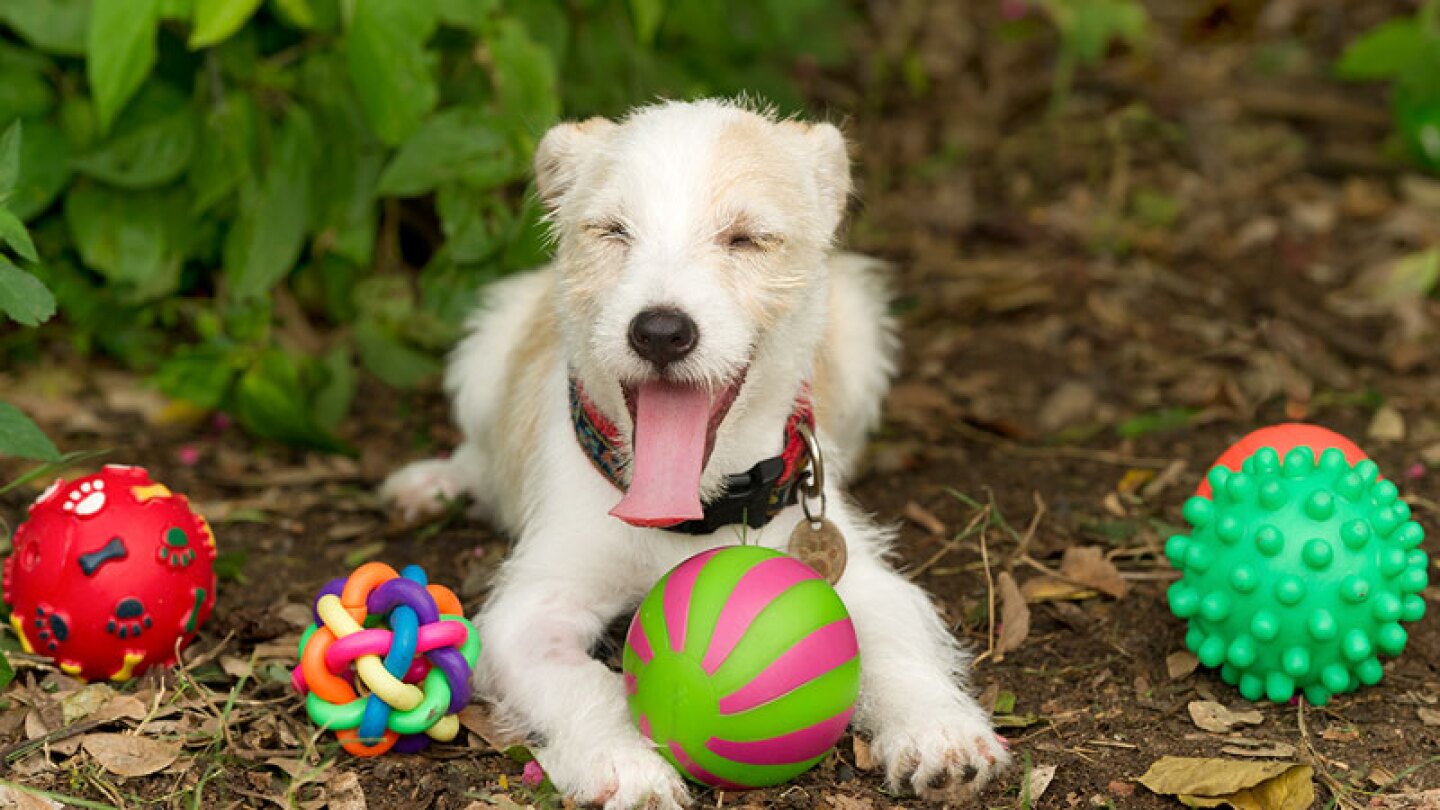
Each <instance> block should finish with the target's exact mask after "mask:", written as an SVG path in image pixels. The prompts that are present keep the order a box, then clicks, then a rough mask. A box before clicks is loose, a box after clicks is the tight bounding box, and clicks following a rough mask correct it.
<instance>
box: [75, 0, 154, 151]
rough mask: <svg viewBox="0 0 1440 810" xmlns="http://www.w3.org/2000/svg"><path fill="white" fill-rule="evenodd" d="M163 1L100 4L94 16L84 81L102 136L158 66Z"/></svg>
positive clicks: (103, 1) (117, 0) (128, 0)
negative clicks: (156, 61) (98, 120)
mask: <svg viewBox="0 0 1440 810" xmlns="http://www.w3.org/2000/svg"><path fill="white" fill-rule="evenodd" d="M159 29H160V1H159V0H95V5H94V8H93V9H92V12H91V15H90V35H89V40H88V43H89V44H88V46H87V48H86V59H85V76H86V78H87V79H89V81H90V91H91V93H92V95H94V97H95V114H96V115H97V116H98V117H99V119H100V129H101V131H105V130H108V129H109V128H110V124H111V123H112V122H113V121H114V120H115V116H117V115H119V114H120V110H121V109H123V108H124V107H125V104H126V103H127V102H128V101H130V98H131V97H132V96H134V95H135V91H137V90H139V89H140V85H142V84H144V83H145V77H147V76H149V75H150V70H151V68H153V67H154V66H155V39H156V34H157V33H158V32H159Z"/></svg>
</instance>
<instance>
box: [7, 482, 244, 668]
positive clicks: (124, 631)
mask: <svg viewBox="0 0 1440 810" xmlns="http://www.w3.org/2000/svg"><path fill="white" fill-rule="evenodd" d="M0 584H3V592H4V596H5V601H6V602H7V603H9V605H10V609H11V614H10V623H11V624H12V625H13V626H14V628H15V632H16V633H17V634H18V635H19V637H20V644H21V646H22V647H23V648H24V649H25V651H26V652H31V653H36V654H39V655H44V656H47V657H49V658H51V659H53V660H54V661H55V662H56V664H58V665H59V667H60V669H61V670H63V671H64V672H65V673H67V674H69V675H71V676H74V677H79V678H84V679H85V680H100V679H110V680H115V681H123V680H126V679H128V678H130V677H132V676H134V675H138V674H140V673H141V672H143V671H144V670H146V669H148V668H149V667H152V666H168V665H170V664H172V663H174V661H175V651H176V643H177V642H179V645H180V647H182V648H183V647H184V646H185V645H187V644H189V643H190V642H191V641H192V640H193V639H194V638H195V632H196V630H198V629H199V627H200V625H201V624H203V623H204V622H205V620H206V619H207V618H209V617H210V610H211V608H212V607H214V605H215V535H214V534H213V533H212V532H211V531H210V526H209V525H208V524H207V523H206V522H205V519H204V518H202V517H201V516H200V515H198V514H196V513H195V512H194V511H192V510H191V509H190V504H189V503H188V502H187V501H186V500H185V497H184V496H183V495H176V494H174V493H172V492H170V490H168V489H166V488H165V487H164V485H162V484H157V483H155V482H154V481H151V480H150V474H149V473H147V472H146V471H145V470H143V469H141V468H139V467H120V466H114V465H111V466H107V467H105V469H104V470H102V471H101V472H99V473H97V474H95V475H89V476H86V477H84V478H80V479H77V480H75V481H70V482H66V481H65V480H64V479H60V480H57V481H56V482H55V483H54V484H52V485H51V486H50V488H49V489H47V490H45V492H44V493H43V494H42V495H41V496H40V497H39V498H38V499H37V500H36V501H35V503H34V504H32V505H31V506H30V515H29V517H28V518H27V519H26V521H25V522H24V523H22V524H20V528H19V529H17V530H16V531H15V550H14V553H13V554H11V555H10V557H9V558H7V559H6V560H5V570H4V577H3V580H0Z"/></svg>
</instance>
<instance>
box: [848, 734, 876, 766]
mask: <svg viewBox="0 0 1440 810" xmlns="http://www.w3.org/2000/svg"><path fill="white" fill-rule="evenodd" d="M850 742H851V745H852V746H853V747H854V751H855V768H856V769H857V770H861V771H873V770H875V755H874V754H873V753H872V752H871V751H870V743H868V742H866V741H865V738H864V737H861V736H860V735H859V734H856V735H855V736H853V737H851V738H850Z"/></svg>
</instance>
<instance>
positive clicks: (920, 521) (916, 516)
mask: <svg viewBox="0 0 1440 810" xmlns="http://www.w3.org/2000/svg"><path fill="white" fill-rule="evenodd" d="M905 517H906V518H908V519H909V520H910V522H911V523H914V524H915V525H916V526H919V527H920V528H922V529H924V530H925V531H927V532H929V533H931V534H945V533H947V531H948V529H947V527H946V526H945V521H943V520H941V519H940V518H938V517H935V513H934V512H931V511H930V510H929V509H926V508H925V507H923V506H921V505H920V504H918V503H916V502H914V501H909V502H908V503H906V504H905Z"/></svg>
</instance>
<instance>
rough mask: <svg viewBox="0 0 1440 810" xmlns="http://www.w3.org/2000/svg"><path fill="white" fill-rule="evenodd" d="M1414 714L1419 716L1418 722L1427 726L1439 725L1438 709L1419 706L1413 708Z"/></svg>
mask: <svg viewBox="0 0 1440 810" xmlns="http://www.w3.org/2000/svg"><path fill="white" fill-rule="evenodd" d="M1415 714H1416V715H1418V716H1419V717H1420V722H1422V723H1424V724H1425V725H1427V726H1440V711H1436V710H1435V709H1427V708H1425V707H1424V706H1421V707H1420V708H1418V709H1416V710H1415Z"/></svg>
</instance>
